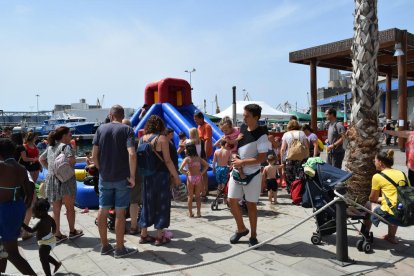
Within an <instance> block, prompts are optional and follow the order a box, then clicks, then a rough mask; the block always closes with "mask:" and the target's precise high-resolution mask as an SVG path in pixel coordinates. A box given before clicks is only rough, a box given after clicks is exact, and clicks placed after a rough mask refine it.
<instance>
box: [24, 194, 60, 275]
mask: <svg viewBox="0 0 414 276" xmlns="http://www.w3.org/2000/svg"><path fill="white" fill-rule="evenodd" d="M49 208H50V204H49V202H48V201H47V200H46V199H39V200H37V201H36V202H35V204H34V207H33V214H34V216H35V217H36V218H38V219H39V222H38V223H37V224H36V225H35V226H34V227H33V228H31V227H29V226H27V225H26V224H24V223H23V225H22V226H23V228H24V230H26V231H27V232H30V233H34V232H36V238H37V243H38V244H39V256H40V262H41V263H42V267H43V271H44V272H45V274H46V275H48V276H49V275H52V273H51V272H50V266H49V263H51V264H53V265H54V266H55V269H54V271H53V273H56V271H58V269H59V268H60V266H61V265H62V263H61V262H58V261H57V260H55V258H53V257H52V256H50V251H51V250H52V249H53V248H54V247H55V246H56V238H55V235H54V233H55V232H56V224H55V221H54V219H53V218H52V217H51V216H49V214H48V213H47V212H48V211H49Z"/></svg>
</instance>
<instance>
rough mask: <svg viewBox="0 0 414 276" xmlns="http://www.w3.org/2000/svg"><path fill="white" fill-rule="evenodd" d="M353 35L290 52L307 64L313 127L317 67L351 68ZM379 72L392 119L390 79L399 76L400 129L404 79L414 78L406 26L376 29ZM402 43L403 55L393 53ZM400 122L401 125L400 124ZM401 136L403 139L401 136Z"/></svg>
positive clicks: (413, 44) (413, 38) (412, 40)
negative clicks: (384, 80)
mask: <svg viewBox="0 0 414 276" xmlns="http://www.w3.org/2000/svg"><path fill="white" fill-rule="evenodd" d="M352 40H353V39H352V38H349V39H345V40H340V41H336V42H332V43H328V44H323V45H319V46H316V47H312V48H307V49H303V50H299V51H295V52H291V53H289V62H292V63H300V64H307V65H309V66H310V91H311V112H312V113H311V116H312V117H311V125H312V128H313V129H316V121H317V110H316V107H317V104H316V94H317V81H316V76H317V75H316V67H317V66H319V67H325V68H332V69H339V70H344V71H352V58H351V46H352ZM379 43H380V46H379V50H378V58H377V61H378V74H379V75H381V76H385V77H386V100H385V101H386V111H385V113H386V117H387V118H388V119H391V81H392V79H393V78H398V119H399V122H400V127H399V130H405V129H406V126H407V80H414V35H413V34H411V33H409V32H407V30H400V29H396V28H394V29H388V30H384V31H380V32H379ZM396 43H401V50H402V51H403V52H404V55H402V56H398V57H394V52H395V48H394V47H395V44H396ZM401 124H402V125H401ZM400 140H402V139H400Z"/></svg>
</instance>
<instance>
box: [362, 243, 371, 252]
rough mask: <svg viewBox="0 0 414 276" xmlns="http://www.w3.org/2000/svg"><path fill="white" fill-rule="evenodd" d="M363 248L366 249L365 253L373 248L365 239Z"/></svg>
mask: <svg viewBox="0 0 414 276" xmlns="http://www.w3.org/2000/svg"><path fill="white" fill-rule="evenodd" d="M362 249H363V250H364V252H365V253H369V252H371V249H372V246H371V243H369V242H367V241H364V242H363V243H362Z"/></svg>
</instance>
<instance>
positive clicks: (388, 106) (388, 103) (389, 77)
mask: <svg viewBox="0 0 414 276" xmlns="http://www.w3.org/2000/svg"><path fill="white" fill-rule="evenodd" d="M385 82H386V83H385V86H386V89H385V90H386V91H385V116H386V118H387V119H391V114H392V109H391V83H392V72H389V73H387V78H386V81H385Z"/></svg>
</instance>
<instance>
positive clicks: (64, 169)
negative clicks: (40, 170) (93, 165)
mask: <svg viewBox="0 0 414 276" xmlns="http://www.w3.org/2000/svg"><path fill="white" fill-rule="evenodd" d="M67 146H68V145H64V146H63V147H62V149H61V150H60V151H58V152H57V154H56V157H55V162H54V163H53V166H52V169H53V174H54V175H55V176H56V178H57V179H59V181H60V182H61V183H63V182H66V181H68V180H69V179H71V178H72V177H73V176H74V175H75V170H74V168H73V167H72V166H71V165H70V163H69V158H68V157H67V156H66V154H65V148H66V147H67Z"/></svg>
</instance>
